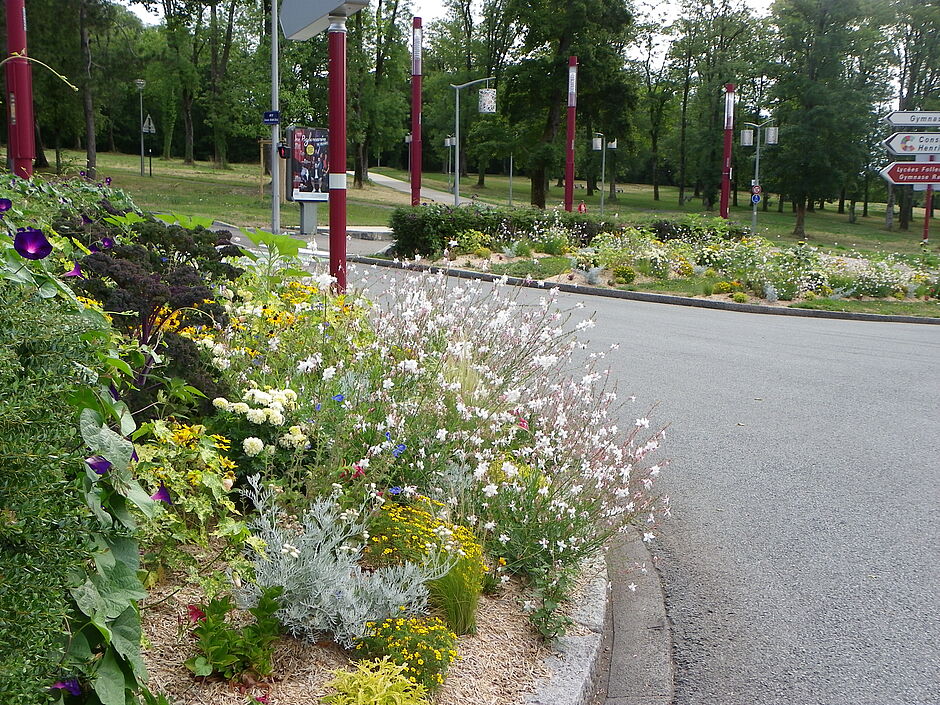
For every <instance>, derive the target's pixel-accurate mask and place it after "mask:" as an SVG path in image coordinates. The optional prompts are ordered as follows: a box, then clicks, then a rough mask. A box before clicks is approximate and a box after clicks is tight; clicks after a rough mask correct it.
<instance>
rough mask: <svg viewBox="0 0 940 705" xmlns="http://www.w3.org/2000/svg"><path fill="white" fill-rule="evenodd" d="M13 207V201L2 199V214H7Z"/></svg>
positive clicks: (0, 204) (0, 210) (0, 209)
mask: <svg viewBox="0 0 940 705" xmlns="http://www.w3.org/2000/svg"><path fill="white" fill-rule="evenodd" d="M12 207H13V201H11V200H10V199H9V198H0V213H6V212H7V211H8V210H10V209H11V208H12Z"/></svg>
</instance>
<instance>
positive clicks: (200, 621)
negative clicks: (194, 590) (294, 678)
mask: <svg viewBox="0 0 940 705" xmlns="http://www.w3.org/2000/svg"><path fill="white" fill-rule="evenodd" d="M282 592H283V589H282V588H280V587H269V588H265V589H264V590H262V591H261V595H260V597H259V598H258V604H257V605H256V606H255V607H252V608H251V609H249V610H248V611H249V612H250V613H251V614H252V615H253V616H254V618H255V621H254V622H252V623H250V624H246V625H245V626H243V627H236V626H234V625H233V624H232V623H231V622H230V621H229V614H230V613H231V612H232V610H233V609H234V607H235V605H234V603H233V602H232V598H231V597H230V596H228V595H226V596H224V597H217V598H215V599H212V600H210V601H209V602H208V603H207V604H204V605H198V606H193V607H192V608H191V609H190V615H191V616H192V617H193V618H194V619H195V620H196V626H195V627H194V628H193V634H194V635H195V636H196V638H197V639H198V642H197V647H198V649H199V651H200V654H199V655H198V656H193V657H192V658H190V659H188V660H187V661H186V667H187V668H188V669H189V670H191V671H192V672H193V673H195V674H196V675H197V676H209V675H212V674H213V673H219V674H221V675H222V676H223V677H224V678H226V679H229V680H230V679H232V678H234V677H235V676H237V675H239V674H241V673H245V672H249V671H250V672H252V673H255V674H257V675H258V676H269V675H271V657H272V655H273V653H274V641H275V640H276V639H277V637H278V634H279V633H280V629H281V625H280V623H279V622H278V621H277V619H275V618H274V613H275V612H277V611H278V609H280V605H279V604H278V602H277V598H278V597H279V596H280V595H281V593H282Z"/></svg>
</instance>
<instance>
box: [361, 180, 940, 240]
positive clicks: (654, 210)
mask: <svg viewBox="0 0 940 705" xmlns="http://www.w3.org/2000/svg"><path fill="white" fill-rule="evenodd" d="M372 170H373V171H377V172H379V173H381V174H385V175H387V176H391V177H393V178H397V179H401V180H403V181H407V180H408V178H409V177H408V173H407V172H405V171H400V170H396V169H390V168H388V167H377V168H373V169H372ZM421 182H422V186H427V187H429V188H436V189H440V190H443V191H447V190H448V184H447V175H446V174H439V173H434V172H430V173H425V174H423V175H422V177H421ZM476 182H477V177H476V175H471V176H469V177H466V178H462V179H461V180H460V194H461V195H462V196H469V195H471V194H474V193H475V194H477V198H478V199H479V200H481V201H485V202H486V203H493V204H496V205H503V206H505V205H508V202H509V178H508V177H506V176H493V175H487V176H486V186H485V187H484V188H482V189H481V188H478V187H477V186H476ZM554 184H555V182H552V184H551V188H550V189H549V192H548V205H550V206H551V205H558V206H560V205H561V204H562V200H563V197H564V194H563V191H562V189H560V188H557V187H555V185H554ZM617 188H618V189H619V190H620V191H622V193H618V194H617V200H616V201H614V202H611V201H609V200H608V201H607V202H606V206H605V209H604V210H605V213H618V214H620V215H622V216H627V217H634V216H635V217H637V219H638V220H646V219H653V218H658V217H670V216H681V215H686V214H689V213H706V211H705V210H704V209H703V208H702V205H701V202H700V201H689V202H688V203H686V204H685V205H684V206H679V204H678V200H679V189H678V188H676V187H675V186H662V187H660V200H659V201H654V200H653V189H652V186H649V185H646V184H618V186H617ZM529 195H530V189H529V179H528V178H527V177H524V176H516V177H514V178H513V204H514V205H526V204H528V202H529ZM770 197H771V208H770V209H769V210H768V211H767V212H766V213H765V212H764V211H758V215H757V226H758V230H759V231H760V232H761V233H762V234H763V235H765V236H766V237H768V238H770V239H771V240H774V241H775V242H780V243H787V242H791V243H792V242H796V241H797V240H798V239H799V238H796V237H794V236H793V235H792V231H793V223H794V218H795V216H794V214H793V213H792V212H790V210H789V205H787V207H786V208H785V209H784V212H783V213H777V211H776V204H777V198H776V194H771V195H770ZM747 198H748V196H747V194H745V193H743V192H741V193H739V200H740V201H741V202H742V203H744V202H745V201H746V200H747ZM581 200H583V201H584V202H585V204H586V205H587V207H588V212H589V213H599V212H600V194H599V193H596V192H595V194H594V195H593V196H590V197H588V196H586V195H585V191H584V190H583V189H577V188H576V189H575V201H576V202H577V201H581ZM861 209H862V206H861V204H860V203H859V204H858V213H859V214H860V213H861ZM869 213H870V215H869V217H867V218H862V217H861V215H859V218H858V221H857V222H856V223H855V224H854V225H852V224H850V223H849V222H848V216H847V215H839V214H838V213H837V212H836V205H835V204H832V205H829V204H827V207H826V209H825V210H822V211H820V210H817V211H816V212H814V213H807V214H806V233H807V237H806V239H807V241H808V242H810V243H811V244H814V245H817V246H820V247H823V248H825V249H827V250H833V251H835V252H840V251H845V252H850V251H853V250H858V251H864V252H880V253H887V252H901V253H913V252H918V251H920V239H921V231H922V227H923V221H922V220H921V218H922V217H923V210H922V209H919V208H915V209H914V217H915V221H914V223H913V225H912V229H911V230H910V231H908V232H900V231H897V230H895V231H893V232H888V231H887V230H885V229H884V215H885V204H884V203H872V204H869ZM711 215H716V213H715V212H714V211H712V212H711ZM731 217H732V219H734V220H736V221H738V222H740V223H743V224H745V225H750V222H751V209H750V205H749V204H748V207H744V206H743V205H742V206H739V207H734V206H732V208H731ZM937 220H940V218H937V219H936V220H935V221H934V222H932V223H931V225H932V227H931V231H932V232H933V233H934V236H933V238H932V242H934V243H937V242H940V222H936V221H937ZM931 249H932V250H933V251H936V252H940V247H938V246H937V245H936V244H935V245H934V246H933V247H932V248H931Z"/></svg>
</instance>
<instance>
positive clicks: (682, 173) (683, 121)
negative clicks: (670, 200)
mask: <svg viewBox="0 0 940 705" xmlns="http://www.w3.org/2000/svg"><path fill="white" fill-rule="evenodd" d="M691 87H692V52H691V50H689V51H688V52H687V53H686V56H685V80H684V81H683V84H682V108H681V110H680V117H679V206H680V207H682V206H684V205H685V179H686V143H685V133H686V126H687V124H688V120H687V117H688V110H689V91H690V90H691ZM695 196H696V197H698V184H696V185H695Z"/></svg>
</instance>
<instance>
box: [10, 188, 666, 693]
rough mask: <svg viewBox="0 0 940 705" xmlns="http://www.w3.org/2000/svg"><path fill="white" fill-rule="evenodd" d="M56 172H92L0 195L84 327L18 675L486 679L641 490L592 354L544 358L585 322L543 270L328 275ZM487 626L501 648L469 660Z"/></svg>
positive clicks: (269, 688)
mask: <svg viewBox="0 0 940 705" xmlns="http://www.w3.org/2000/svg"><path fill="white" fill-rule="evenodd" d="M56 188H57V189H59V191H57V193H62V192H63V189H68V188H74V189H77V190H79V191H80V192H82V193H85V191H89V192H94V193H96V194H99V196H100V200H98V201H96V200H95V199H94V198H91V197H89V199H88V200H87V202H86V201H81V202H80V203H79V202H69V199H62V200H60V201H59V206H62V209H61V210H60V211H59V212H56V209H55V208H46V206H43V207H38V206H34V205H30V204H28V203H27V204H26V205H24V206H21V207H20V208H19V211H20V212H22V213H28V212H30V213H45V214H47V215H45V216H43V217H45V218H46V219H47V221H48V224H46V225H43V227H41V228H31V229H30V230H28V231H27V230H22V231H15V227H14V226H16V225H18V224H17V223H10V225H9V229H10V232H11V234H13V235H16V236H17V237H14V238H11V239H10V240H7V241H5V242H3V243H2V254H3V259H2V260H0V262H2V263H3V270H2V271H3V273H4V276H3V278H4V279H5V280H6V281H7V282H8V283H7V284H5V286H16V287H20V288H21V290H22V293H23V295H24V296H26V297H29V296H33V297H39V298H45V299H47V300H49V301H50V302H52V303H53V304H54V305H55V306H58V307H60V309H61V311H62V312H63V313H65V312H71V315H73V316H76V317H78V318H79V319H82V320H85V321H86V322H87V326H89V327H90V328H91V332H86V333H83V334H82V335H81V336H78V335H77V334H76V335H75V336H73V341H72V342H73V343H74V344H75V345H78V346H79V347H81V346H83V345H87V346H88V347H89V352H90V353H92V354H93V363H94V364H89V365H85V366H84V367H83V368H82V369H81V374H79V375H78V376H77V378H76V382H75V385H76V389H75V391H74V392H73V393H72V394H70V396H69V397H68V401H69V402H70V404H71V405H72V409H71V412H70V414H66V416H69V415H74V421H75V422H77V425H78V428H79V431H80V439H81V440H78V436H76V443H77V445H78V446H82V445H83V446H84V449H83V450H84V453H87V454H88V458H87V460H86V462H85V463H84V464H81V465H80V466H79V467H77V468H75V469H74V471H73V474H72V475H71V476H70V477H68V478H67V482H70V483H71V485H72V486H73V489H74V491H75V496H76V498H82V499H83V500H84V501H83V503H80V504H79V506H80V508H81V509H80V511H79V513H80V515H81V517H82V520H83V521H86V522H89V523H91V522H95V523H96V524H97V528H96V529H95V531H94V532H92V533H91V534H89V536H90V539H89V540H88V543H87V550H88V558H87V559H86V560H84V561H83V562H82V566H83V568H84V570H85V573H86V578H85V580H84V582H83V583H82V582H81V581H79V587H75V588H72V589H71V590H69V588H70V587H71V585H66V584H61V585H59V586H58V588H59V589H60V590H61V591H62V592H63V593H68V594H69V597H68V599H67V601H66V604H67V608H68V609H69V610H71V612H72V614H73V618H72V619H71V620H69V621H68V622H63V623H62V625H61V627H62V630H63V632H62V636H64V637H67V638H66V639H63V642H67V643H68V644H69V646H68V648H67V650H66V651H64V652H63V653H62V654H60V655H59V657H58V658H57V659H56V660H54V661H52V662H50V666H47V667H46V670H45V671H43V673H37V674H36V679H37V680H38V682H35V683H31V684H30V686H29V687H28V688H27V689H26V690H27V691H28V692H29V693H30V696H29V697H25V698H24V699H22V702H41V701H42V700H43V699H44V698H45V693H46V692H47V691H48V689H49V688H50V687H51V688H53V690H54V691H55V692H56V693H57V694H58V695H59V696H60V699H61V700H62V702H63V703H66V702H72V701H73V700H72V699H73V698H74V699H79V700H80V699H82V698H85V697H86V696H91V697H95V698H97V699H98V700H100V701H101V702H102V703H104V704H105V705H110V703H115V704H116V703H118V702H119V701H120V702H121V703H123V702H125V701H126V700H127V699H128V698H129V699H130V700H132V701H133V700H135V699H137V698H140V697H143V698H144V700H145V701H146V702H147V703H148V705H149V704H151V703H152V704H157V705H162V704H163V703H166V702H171V699H172V698H177V699H181V700H182V701H183V702H229V701H233V700H232V699H233V698H235V699H239V698H240V700H239V702H244V698H245V696H246V695H251V696H252V697H254V698H255V699H256V700H259V701H264V700H265V699H266V698H267V699H269V700H270V698H269V696H272V694H276V697H277V698H287V699H288V700H289V701H291V702H294V701H296V700H293V698H297V697H299V694H300V693H301V691H304V692H303V696H304V697H305V698H310V697H320V696H323V697H324V698H325V699H324V700H323V702H345V700H343V698H345V697H347V696H348V697H355V693H356V692H357V689H359V691H361V692H365V690H369V692H374V690H375V689H376V688H384V689H387V690H388V691H389V692H392V691H394V692H396V693H399V694H406V695H407V698H409V699H410V700H407V702H424V701H425V700H427V699H428V698H432V699H433V700H434V701H435V702H439V703H447V702H467V701H470V700H472V701H474V702H484V701H487V700H486V699H487V698H490V699H491V700H492V701H493V702H496V701H497V700H498V701H499V702H506V698H507V697H509V695H510V694H511V693H517V692H521V689H522V688H524V687H525V685H526V683H527V682H528V680H527V679H526V678H523V677H522V676H521V675H520V674H521V673H524V672H529V673H531V672H534V671H535V670H536V669H537V668H538V666H537V657H538V656H539V655H540V654H541V651H540V647H539V646H538V644H539V643H540V642H539V639H540V638H541V639H543V640H551V639H552V638H554V637H555V636H557V635H559V634H561V633H563V632H564V631H565V629H566V628H567V626H568V618H567V616H566V612H565V609H564V606H565V602H566V600H568V599H570V597H571V595H572V591H573V589H574V585H575V583H576V580H577V577H578V575H579V571H580V569H581V566H583V565H584V563H585V561H587V560H589V559H591V558H593V557H595V556H596V555H598V552H599V551H601V550H602V549H603V547H604V546H605V545H606V544H607V542H608V541H609V540H610V538H611V537H612V536H613V535H615V534H616V533H617V532H618V531H620V530H622V529H624V528H625V527H626V526H628V525H630V524H633V523H635V522H637V523H641V524H642V526H643V527H644V536H645V538H646V539H647V540H652V538H653V537H654V535H655V531H656V526H657V525H658V523H659V521H660V520H661V519H662V517H663V516H665V515H668V512H669V506H668V501H667V500H660V499H659V498H657V497H656V495H655V494H654V493H653V486H654V483H655V481H656V478H657V477H658V475H659V474H660V471H661V468H662V467H663V466H664V464H665V463H664V462H662V461H660V462H658V463H657V462H655V461H654V459H653V458H654V456H655V455H656V454H657V451H658V449H659V446H660V443H661V440H662V431H657V430H655V429H654V428H651V427H650V421H649V419H647V418H646V415H645V414H643V413H636V412H632V413H631V412H630V411H629V410H628V409H627V408H626V407H623V406H622V405H620V404H619V403H618V402H617V394H616V391H615V390H614V389H613V387H612V385H611V383H610V381H609V379H608V377H607V373H606V371H604V370H603V369H601V368H600V367H599V363H600V361H601V360H602V359H603V357H604V355H605V354H606V353H605V352H603V351H600V352H598V353H597V354H595V355H593V356H592V357H591V358H590V359H591V360H592V362H589V363H588V365H587V367H586V369H581V370H580V372H579V374H578V376H577V377H575V378H571V377H570V376H569V375H568V373H567V372H566V371H567V370H570V369H574V368H575V366H574V362H575V361H576V360H580V359H581V356H582V355H583V353H582V352H581V350H582V349H583V348H584V347H585V344H584V343H582V342H580V341H579V336H580V335H581V334H582V332H583V331H585V330H587V329H588V328H590V327H591V325H592V322H591V321H590V320H579V318H578V316H575V315H574V314H576V312H575V311H563V310H560V309H559V308H558V307H557V306H556V305H555V303H554V301H553V299H552V297H551V296H546V297H544V298H543V299H542V300H540V301H539V302H538V303H536V304H524V303H522V302H521V301H520V300H519V299H518V298H517V296H518V292H516V291H513V290H511V289H508V288H507V287H504V286H495V287H491V286H488V285H486V286H485V285H482V284H479V283H470V284H460V285H457V286H454V285H452V284H451V283H450V282H448V280H447V278H446V277H442V276H431V275H428V276H420V277H408V278H407V279H403V280H401V281H400V282H399V283H398V284H397V285H396V287H394V288H393V289H392V290H390V291H389V292H388V293H387V294H386V295H384V296H382V297H381V299H380V300H378V301H370V300H369V299H367V298H366V297H365V296H364V295H362V294H357V293H351V294H346V295H342V294H339V295H338V294H336V293H335V292H333V291H332V290H331V286H332V283H333V282H332V278H331V277H329V276H328V275H326V274H314V275H311V274H309V273H308V272H306V271H304V270H303V269H301V268H300V267H299V262H298V260H297V253H298V247H299V244H298V242H297V241H295V240H292V239H291V238H288V237H283V236H274V235H271V234H268V233H246V235H247V236H248V237H250V238H251V239H252V240H253V241H254V242H255V244H256V246H257V247H256V248H253V249H252V250H244V251H242V250H239V249H238V248H235V247H234V246H233V245H232V244H231V241H230V240H229V238H228V236H227V234H225V233H212V232H210V231H208V230H206V229H205V228H204V227H203V226H204V224H202V223H199V222H193V221H192V220H191V219H186V218H167V219H166V220H167V221H170V222H168V223H160V222H156V221H154V220H152V219H149V218H146V217H143V216H141V215H140V214H138V213H136V212H135V211H134V210H132V209H129V210H126V211H117V210H115V209H114V208H113V207H112V206H111V205H110V204H111V203H112V202H113V201H115V200H117V199H116V198H110V199H109V198H108V195H109V191H108V190H107V187H106V186H104V185H102V186H98V185H91V186H89V185H88V184H87V183H84V182H80V183H79V184H77V185H75V186H69V185H67V184H64V185H59V186H57V187H56ZM37 193H38V194H39V195H38V196H36V195H35V194H34V195H31V196H29V198H34V197H35V198H45V197H46V196H48V193H46V192H45V191H43V190H42V189H40V190H39V191H38V192H37ZM10 195H11V196H17V194H12V193H11V194H10ZM17 197H19V198H24V199H25V198H27V197H26V196H24V195H23V193H19V195H18V196H17ZM9 200H10V201H12V200H13V199H12V198H10V199H9ZM2 204H4V202H3V201H2V200H0V205H2ZM44 208H46V209H45V210H44ZM8 210H9V207H8ZM14 231H15V232H14ZM24 233H25V234H24ZM553 237H554V236H553V235H552V234H551V233H548V234H547V235H546V239H545V240H544V243H543V244H544V245H545V247H547V248H551V247H553V244H552V242H553ZM556 244H557V243H556ZM480 246H482V245H480ZM577 367H579V368H581V367H583V363H581V364H579V365H578V366H577ZM625 420H628V421H627V422H626V423H625ZM53 587H55V586H53ZM148 590H150V593H151V595H150V597H148V596H147V595H148V592H147V591H148ZM138 608H142V610H143V615H144V625H145V628H146V633H147V634H148V635H149V637H150V640H151V643H150V645H149V648H148V649H145V652H144V654H143V656H141V654H140V648H141V631H140V615H139V611H138ZM88 635H91V636H88ZM324 644H326V646H324ZM507 644H512V646H513V648H514V649H515V650H516V651H517V652H519V653H521V654H523V655H527V657H525V658H522V659H521V660H520V661H519V662H518V663H516V664H504V665H503V666H502V667H501V668H499V669H495V670H494V669H492V668H491V666H492V663H493V662H494V661H495V660H497V659H500V660H503V659H502V656H503V655H504V653H505V652H506V651H508V648H507ZM494 649H495V650H497V651H494ZM300 659H304V660H309V661H310V662H308V663H306V664H303V665H302V664H300V663H299V660H300ZM145 662H146V664H147V665H149V666H150V670H151V671H152V672H153V673H154V674H156V675H155V677H154V678H153V680H152V682H151V686H150V689H149V690H148V689H147V687H146V685H145V683H146V678H147V674H146V669H145ZM311 663H312V664H313V665H312V666H311ZM347 664H354V665H355V668H354V669H353V670H350V671H348V672H347V673H345V675H342V676H341V677H339V676H336V675H335V674H333V673H330V672H329V670H330V669H331V668H345V667H346V665H347ZM484 672H487V673H489V674H488V675H484ZM471 674H472V675H471ZM330 679H333V680H332V682H333V686H334V688H335V689H336V693H335V694H334V695H332V696H327V695H326V693H327V691H326V690H325V689H324V688H323V684H324V683H325V682H326V681H328V680H330ZM455 681H456V682H455ZM510 683H511V685H510ZM279 689H280V690H279ZM298 689H299V690H298ZM161 691H162V693H161ZM92 693H94V695H93V696H92V695H91V694H92ZM342 693H345V694H346V695H342ZM491 696H492V697H491ZM370 697H371V696H370ZM403 697H404V696H403ZM76 701H77V700H76ZM275 701H276V700H270V702H275ZM286 701H287V700H285V702H286Z"/></svg>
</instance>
